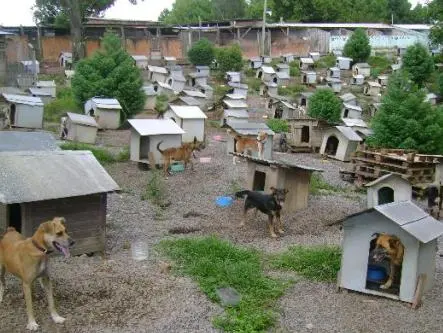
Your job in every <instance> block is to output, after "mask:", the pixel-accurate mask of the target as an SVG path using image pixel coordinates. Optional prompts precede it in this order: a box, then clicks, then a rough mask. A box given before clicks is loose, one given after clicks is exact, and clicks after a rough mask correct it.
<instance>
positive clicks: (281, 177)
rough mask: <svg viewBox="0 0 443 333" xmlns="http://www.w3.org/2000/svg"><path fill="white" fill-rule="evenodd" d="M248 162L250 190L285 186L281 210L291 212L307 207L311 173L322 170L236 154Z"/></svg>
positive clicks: (265, 189) (266, 189) (267, 189)
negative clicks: (283, 202) (285, 190)
mask: <svg viewBox="0 0 443 333" xmlns="http://www.w3.org/2000/svg"><path fill="white" fill-rule="evenodd" d="M236 156H241V157H243V158H246V160H247V162H248V180H247V184H248V185H247V186H248V189H249V190H252V191H265V192H267V191H269V189H270V188H271V187H275V188H285V189H287V190H289V191H288V193H287V194H286V200H285V204H284V206H283V211H284V212H288V213H292V212H295V211H298V210H300V209H305V208H307V207H308V198H309V187H310V183H311V176H312V173H313V172H315V171H317V172H322V171H323V170H321V169H317V168H312V167H308V166H305V165H301V164H295V163H291V162H288V161H283V160H267V159H265V160H262V159H258V158H255V157H254V156H249V155H244V154H236Z"/></svg>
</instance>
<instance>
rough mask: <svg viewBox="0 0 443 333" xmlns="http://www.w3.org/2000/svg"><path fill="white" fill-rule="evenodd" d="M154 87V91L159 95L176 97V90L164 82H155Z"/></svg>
mask: <svg viewBox="0 0 443 333" xmlns="http://www.w3.org/2000/svg"><path fill="white" fill-rule="evenodd" d="M153 87H154V91H155V92H156V93H157V94H165V95H167V96H175V95H176V92H175V91H174V89H173V88H172V87H171V86H170V85H169V84H167V83H163V82H155V83H154V84H153Z"/></svg>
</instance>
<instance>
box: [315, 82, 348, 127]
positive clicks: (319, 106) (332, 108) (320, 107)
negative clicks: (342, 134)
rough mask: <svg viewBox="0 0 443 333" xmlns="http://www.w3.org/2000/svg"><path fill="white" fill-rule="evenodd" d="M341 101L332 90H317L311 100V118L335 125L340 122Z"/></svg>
mask: <svg viewBox="0 0 443 333" xmlns="http://www.w3.org/2000/svg"><path fill="white" fill-rule="evenodd" d="M341 105H342V104H341V101H340V99H339V98H338V97H337V96H336V95H335V94H334V92H333V91H332V90H329V89H320V90H317V91H316V92H315V93H314V94H313V95H312V96H311V97H310V98H309V108H308V114H309V116H311V117H313V118H317V119H322V120H325V121H327V122H328V123H331V124H335V123H338V122H339V121H340V116H341Z"/></svg>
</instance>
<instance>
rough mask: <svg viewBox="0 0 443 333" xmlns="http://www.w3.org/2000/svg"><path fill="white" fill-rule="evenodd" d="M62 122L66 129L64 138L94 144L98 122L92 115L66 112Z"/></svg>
mask: <svg viewBox="0 0 443 333" xmlns="http://www.w3.org/2000/svg"><path fill="white" fill-rule="evenodd" d="M63 118H65V117H63ZM63 122H64V126H66V129H67V130H68V134H67V136H66V140H70V141H77V142H83V143H90V144H95V141H96V139H97V130H98V124H97V122H96V121H95V119H94V117H91V116H87V115H83V114H78V113H71V112H68V113H67V114H66V118H65V119H62V123H63Z"/></svg>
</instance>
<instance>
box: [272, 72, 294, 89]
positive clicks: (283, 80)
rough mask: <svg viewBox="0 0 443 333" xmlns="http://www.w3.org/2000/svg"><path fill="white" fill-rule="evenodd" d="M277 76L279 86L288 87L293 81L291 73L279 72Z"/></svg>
mask: <svg viewBox="0 0 443 333" xmlns="http://www.w3.org/2000/svg"><path fill="white" fill-rule="evenodd" d="M275 75H277V82H276V83H277V85H279V86H288V85H289V82H290V80H291V77H290V75H289V73H287V72H277V73H275Z"/></svg>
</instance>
